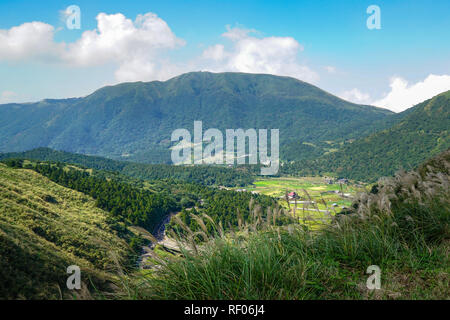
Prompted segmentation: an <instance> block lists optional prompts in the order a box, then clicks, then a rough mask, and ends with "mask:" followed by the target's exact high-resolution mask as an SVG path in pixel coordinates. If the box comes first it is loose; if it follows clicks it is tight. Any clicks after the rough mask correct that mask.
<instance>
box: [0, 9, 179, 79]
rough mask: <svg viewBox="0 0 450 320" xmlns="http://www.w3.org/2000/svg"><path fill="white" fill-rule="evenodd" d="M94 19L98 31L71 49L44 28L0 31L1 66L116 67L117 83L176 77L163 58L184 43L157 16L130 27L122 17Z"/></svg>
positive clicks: (26, 26) (25, 26) (90, 32)
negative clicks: (46, 63) (42, 62)
mask: <svg viewBox="0 0 450 320" xmlns="http://www.w3.org/2000/svg"><path fill="white" fill-rule="evenodd" d="M96 19H97V28H96V29H94V30H88V31H85V32H83V34H82V35H81V38H80V39H78V40H77V41H75V42H73V43H70V44H67V43H64V42H61V43H56V42H55V41H54V35H55V29H54V27H53V26H51V25H49V24H46V23H43V22H31V23H24V24H22V25H20V26H18V27H13V28H11V29H9V30H0V61H1V60H27V59H30V58H33V57H38V58H40V59H41V60H42V59H45V60H50V61H53V62H62V63H66V64H68V65H73V66H94V65H103V64H106V63H113V64H116V65H117V70H116V79H117V80H118V81H133V80H154V79H161V80H162V79H166V78H168V77H170V76H173V74H170V70H172V71H173V70H174V67H173V66H170V65H168V64H169V63H168V62H167V61H165V59H164V58H163V57H162V55H163V53H164V51H165V50H170V49H175V48H178V47H180V46H183V45H184V43H185V42H184V40H182V39H179V38H178V37H176V36H175V34H174V33H173V32H172V30H171V29H170V28H169V26H168V25H167V23H166V22H165V21H164V20H162V19H161V18H159V17H158V16H157V15H156V14H154V13H146V14H144V15H138V16H137V18H136V19H135V21H132V20H131V19H127V18H126V17H125V16H124V15H123V14H120V13H118V14H111V15H108V14H105V13H100V14H99V15H98V16H97V18H96ZM168 70H169V71H168Z"/></svg>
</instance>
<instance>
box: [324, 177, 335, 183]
mask: <svg viewBox="0 0 450 320" xmlns="http://www.w3.org/2000/svg"><path fill="white" fill-rule="evenodd" d="M325 183H326V184H333V183H334V180H333V179H329V178H326V179H325Z"/></svg>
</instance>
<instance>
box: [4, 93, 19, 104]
mask: <svg viewBox="0 0 450 320" xmlns="http://www.w3.org/2000/svg"><path fill="white" fill-rule="evenodd" d="M16 97H17V94H16V93H15V92H13V91H3V92H2V93H0V103H9V102H12V101H13V100H14V98H16Z"/></svg>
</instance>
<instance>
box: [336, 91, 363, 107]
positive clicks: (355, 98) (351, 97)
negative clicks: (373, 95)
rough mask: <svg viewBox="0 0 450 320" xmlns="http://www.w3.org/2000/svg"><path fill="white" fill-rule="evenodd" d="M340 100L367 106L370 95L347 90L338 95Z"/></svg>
mask: <svg viewBox="0 0 450 320" xmlns="http://www.w3.org/2000/svg"><path fill="white" fill-rule="evenodd" d="M339 97H340V98H342V99H344V100H347V101H350V102H354V103H359V104H369V102H370V95H369V94H368V93H364V92H361V91H360V90H358V89H357V88H353V89H352V90H348V91H345V92H343V93H342V94H340V95H339Z"/></svg>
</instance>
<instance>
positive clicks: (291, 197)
mask: <svg viewBox="0 0 450 320" xmlns="http://www.w3.org/2000/svg"><path fill="white" fill-rule="evenodd" d="M288 198H289V199H298V198H299V196H298V194H297V193H296V192H294V191H292V192H289V193H288Z"/></svg>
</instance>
